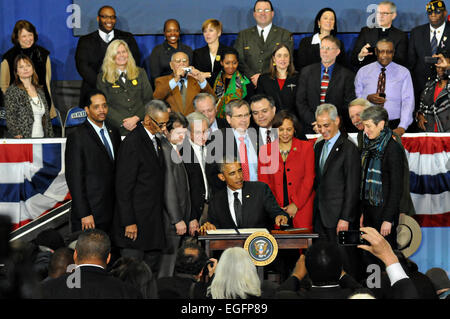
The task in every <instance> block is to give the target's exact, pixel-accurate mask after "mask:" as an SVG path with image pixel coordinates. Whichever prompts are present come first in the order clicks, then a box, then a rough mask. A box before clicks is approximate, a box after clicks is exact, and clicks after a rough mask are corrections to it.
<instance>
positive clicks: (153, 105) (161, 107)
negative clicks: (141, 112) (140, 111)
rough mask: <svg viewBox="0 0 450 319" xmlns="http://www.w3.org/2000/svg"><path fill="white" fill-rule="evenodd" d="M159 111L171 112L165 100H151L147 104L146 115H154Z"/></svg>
mask: <svg viewBox="0 0 450 319" xmlns="http://www.w3.org/2000/svg"><path fill="white" fill-rule="evenodd" d="M158 112H163V113H165V112H169V110H168V109H167V105H166V103H165V102H164V101H161V100H151V101H150V102H148V103H147V104H146V105H145V115H148V116H150V117H154V116H155V114H156V113H158Z"/></svg>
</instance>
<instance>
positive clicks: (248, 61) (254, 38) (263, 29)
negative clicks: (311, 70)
mask: <svg viewBox="0 0 450 319" xmlns="http://www.w3.org/2000/svg"><path fill="white" fill-rule="evenodd" d="M253 17H254V18H255V21H256V26H254V27H251V28H248V29H245V30H242V31H240V32H239V34H238V37H237V39H236V42H235V44H234V47H235V49H236V50H237V51H238V53H239V68H240V70H241V71H242V72H243V73H244V74H245V75H246V76H247V77H248V78H249V79H250V80H251V81H252V83H253V85H254V86H255V87H256V84H257V83H258V78H259V76H260V74H261V73H265V72H268V71H269V65H270V58H271V56H272V51H273V49H274V48H275V47H276V46H277V45H278V44H280V43H284V44H286V45H287V46H288V47H289V50H290V51H291V52H294V41H293V39H292V35H291V32H289V31H288V30H286V29H283V28H280V27H277V26H275V25H273V24H272V20H273V17H274V11H273V6H272V3H271V2H270V1H269V0H257V1H256V2H255V5H254V7H253Z"/></svg>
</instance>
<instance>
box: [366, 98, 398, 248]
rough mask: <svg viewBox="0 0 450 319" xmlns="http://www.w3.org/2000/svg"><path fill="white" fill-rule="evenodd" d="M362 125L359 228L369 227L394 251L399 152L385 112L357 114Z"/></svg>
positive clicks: (370, 110)
mask: <svg viewBox="0 0 450 319" xmlns="http://www.w3.org/2000/svg"><path fill="white" fill-rule="evenodd" d="M361 120H362V123H363V125H364V137H363V149H362V153H361V169H362V172H361V173H362V174H361V177H362V179H361V193H360V198H361V204H362V205H361V206H362V212H363V218H362V221H361V222H362V224H363V225H364V226H366V227H367V226H368V227H373V228H375V229H376V230H378V231H379V232H380V234H381V235H383V236H384V237H386V240H387V241H388V242H389V243H390V244H391V246H392V248H393V249H396V247H397V231H396V228H397V226H398V218H399V215H400V198H401V195H402V191H403V189H402V187H403V183H402V180H403V169H402V165H403V162H402V149H401V147H400V145H398V144H397V142H395V140H394V139H393V137H392V130H391V129H390V128H389V126H388V122H389V118H388V113H387V111H386V109H384V108H383V107H380V106H372V107H368V108H367V109H365V110H364V112H363V113H362V114H361Z"/></svg>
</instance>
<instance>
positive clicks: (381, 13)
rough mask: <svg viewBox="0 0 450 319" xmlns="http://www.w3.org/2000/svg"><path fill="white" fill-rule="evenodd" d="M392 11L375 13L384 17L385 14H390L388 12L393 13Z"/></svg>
mask: <svg viewBox="0 0 450 319" xmlns="http://www.w3.org/2000/svg"><path fill="white" fill-rule="evenodd" d="M393 13H394V12H378V11H377V14H379V15H380V16H384V17H386V16H388V15H390V14H393Z"/></svg>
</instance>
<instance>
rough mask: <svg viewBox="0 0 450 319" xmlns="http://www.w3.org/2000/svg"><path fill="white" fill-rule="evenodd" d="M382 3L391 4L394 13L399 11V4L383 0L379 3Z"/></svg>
mask: <svg viewBox="0 0 450 319" xmlns="http://www.w3.org/2000/svg"><path fill="white" fill-rule="evenodd" d="M380 4H387V5H390V6H391V12H392V13H396V12H397V6H396V5H395V3H393V2H392V1H381V2H380V3H379V4H378V5H380Z"/></svg>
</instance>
